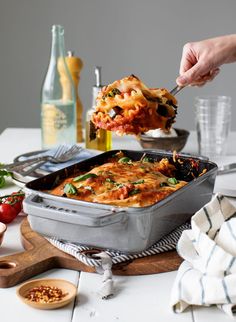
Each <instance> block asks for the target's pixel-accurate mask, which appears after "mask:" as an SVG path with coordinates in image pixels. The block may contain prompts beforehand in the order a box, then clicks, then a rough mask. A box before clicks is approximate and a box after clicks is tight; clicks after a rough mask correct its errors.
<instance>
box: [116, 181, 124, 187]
mask: <svg viewBox="0 0 236 322" xmlns="http://www.w3.org/2000/svg"><path fill="white" fill-rule="evenodd" d="M114 185H115V186H116V187H117V188H122V187H124V184H123V183H118V182H115V183H114Z"/></svg>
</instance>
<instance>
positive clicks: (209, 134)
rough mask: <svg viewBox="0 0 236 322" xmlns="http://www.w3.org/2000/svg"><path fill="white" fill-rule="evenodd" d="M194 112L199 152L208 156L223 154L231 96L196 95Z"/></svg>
mask: <svg viewBox="0 0 236 322" xmlns="http://www.w3.org/2000/svg"><path fill="white" fill-rule="evenodd" d="M195 112H196V114H195V116H196V129H197V139H198V152H199V154H200V155H203V156H207V157H209V158H211V157H217V156H220V155H225V154H226V149H227V138H228V135H229V131H230V125H231V97H229V96H213V95H211V96H198V97H196V98H195Z"/></svg>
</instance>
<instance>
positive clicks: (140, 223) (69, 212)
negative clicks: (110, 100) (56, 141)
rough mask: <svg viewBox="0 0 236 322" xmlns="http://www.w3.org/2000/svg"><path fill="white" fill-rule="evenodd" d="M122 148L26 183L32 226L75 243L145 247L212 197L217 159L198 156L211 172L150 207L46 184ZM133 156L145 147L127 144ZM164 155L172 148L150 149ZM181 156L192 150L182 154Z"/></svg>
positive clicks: (121, 248) (152, 154) (133, 250)
mask: <svg viewBox="0 0 236 322" xmlns="http://www.w3.org/2000/svg"><path fill="white" fill-rule="evenodd" d="M118 151H120V150H112V151H109V152H105V153H102V154H99V155H97V156H95V157H92V158H90V159H87V160H84V161H81V162H79V163H77V164H74V165H72V166H69V167H67V168H65V169H62V170H59V171H56V172H53V173H51V174H49V175H46V176H44V177H42V178H39V179H36V180H34V181H31V182H29V183H27V184H26V187H25V191H26V194H27V198H26V199H25V201H24V204H23V207H24V211H25V213H27V214H28V219H29V222H30V225H31V228H32V229H33V230H34V231H36V232H38V233H40V234H42V235H45V236H54V237H57V238H60V239H64V240H68V241H70V242H74V243H80V244H85V245H89V246H94V247H97V248H109V249H115V250H118V251H122V252H125V253H136V252H141V251H143V250H145V249H147V248H148V247H150V246H151V245H153V244H154V243H155V242H156V241H158V240H159V239H160V238H161V237H163V236H164V235H166V234H168V233H169V232H171V231H172V230H173V229H175V228H176V227H177V226H179V225H181V224H183V223H184V222H186V221H187V220H188V219H189V218H190V217H191V216H192V215H193V214H194V213H195V212H196V211H197V210H199V209H200V208H201V207H202V206H203V205H205V204H206V203H207V202H209V201H210V199H211V197H212V192H213V188H214V182H215V177H216V173H217V165H216V164H215V163H212V162H210V161H207V160H204V159H199V158H197V157H191V158H192V159H195V160H199V162H200V163H199V173H201V171H202V170H203V169H204V168H206V169H207V172H206V173H205V174H203V175H202V176H200V177H198V178H196V179H194V180H192V181H190V182H189V183H188V184H187V185H186V186H184V187H182V188H181V189H179V190H177V191H176V192H174V193H172V194H171V195H169V196H168V197H166V198H165V199H163V200H161V201H159V202H157V203H155V204H153V205H151V206H148V207H141V208H135V207H125V208H121V207H117V206H111V205H105V204H98V203H92V202H85V201H79V200H75V199H70V198H64V197H59V196H53V195H50V194H48V193H44V192H42V190H48V189H51V188H52V187H53V186H54V185H55V184H57V183H59V182H60V181H61V180H63V179H64V178H66V177H68V176H71V175H76V173H78V171H87V170H89V169H90V168H91V167H92V166H96V165H100V164H103V163H104V162H106V161H107V159H108V158H109V157H111V156H112V155H114V154H115V153H116V152H118ZM123 152H124V153H125V155H127V156H128V157H130V158H132V159H133V160H140V158H141V157H142V155H143V151H132V150H131V151H130V150H123ZM147 156H148V157H151V158H153V159H155V160H160V159H162V158H163V157H167V158H169V159H170V160H172V153H162V152H153V151H152V152H148V153H147ZM179 157H181V158H182V159H183V160H187V159H189V157H190V156H189V155H184V154H179ZM180 176H181V173H180Z"/></svg>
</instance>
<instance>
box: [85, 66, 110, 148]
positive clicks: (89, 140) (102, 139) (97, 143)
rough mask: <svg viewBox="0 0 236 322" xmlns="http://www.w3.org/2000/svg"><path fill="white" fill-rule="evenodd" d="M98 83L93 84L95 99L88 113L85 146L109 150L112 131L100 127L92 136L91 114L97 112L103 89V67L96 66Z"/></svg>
mask: <svg viewBox="0 0 236 322" xmlns="http://www.w3.org/2000/svg"><path fill="white" fill-rule="evenodd" d="M95 77H96V85H95V86H93V93H92V95H93V100H92V108H91V109H89V110H88V112H87V114H86V142H85V146H86V148H87V149H95V150H100V151H109V150H111V147H112V134H111V131H107V130H103V129H98V130H97V132H96V137H91V136H90V133H91V131H90V127H91V116H92V114H93V113H94V112H95V106H96V98H97V95H98V92H100V91H101V89H102V87H103V85H101V83H102V82H101V67H96V68H95Z"/></svg>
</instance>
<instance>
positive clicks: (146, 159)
mask: <svg viewBox="0 0 236 322" xmlns="http://www.w3.org/2000/svg"><path fill="white" fill-rule="evenodd" d="M142 162H150V163H153V162H154V161H153V159H152V158H149V157H144V158H143V159H142Z"/></svg>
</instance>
